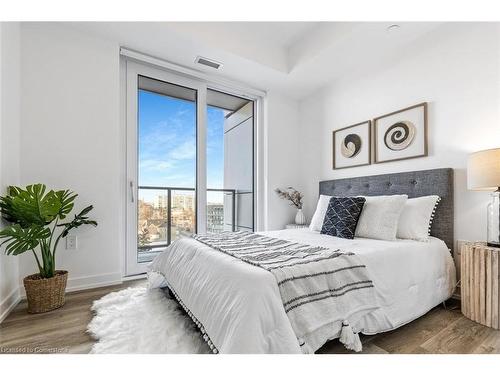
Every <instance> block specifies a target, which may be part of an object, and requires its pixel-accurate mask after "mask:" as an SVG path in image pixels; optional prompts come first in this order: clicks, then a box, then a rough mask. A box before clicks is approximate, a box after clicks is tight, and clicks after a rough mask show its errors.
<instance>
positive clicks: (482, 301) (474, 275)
mask: <svg viewBox="0 0 500 375" xmlns="http://www.w3.org/2000/svg"><path fill="white" fill-rule="evenodd" d="M499 260H500V248H497V247H489V246H487V245H486V243H484V242H464V243H463V244H462V247H461V255H460V268H461V299H462V314H464V315H465V316H466V317H467V318H469V319H471V320H473V321H475V322H478V323H481V324H483V325H485V326H488V327H492V328H495V329H500V322H499V317H500V305H499V303H498V302H499V292H500V291H499V288H498V284H499V277H500V272H499V269H500V264H499Z"/></svg>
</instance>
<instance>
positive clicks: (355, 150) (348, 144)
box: [340, 134, 362, 158]
mask: <svg viewBox="0 0 500 375" xmlns="http://www.w3.org/2000/svg"><path fill="white" fill-rule="evenodd" d="M361 146H362V141H361V137H360V136H359V135H357V134H348V135H346V136H345V138H344V139H343V140H342V143H341V149H340V152H341V153H342V156H344V157H346V158H353V157H355V156H356V155H358V154H359V152H360V151H361Z"/></svg>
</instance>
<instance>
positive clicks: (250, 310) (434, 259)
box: [150, 228, 455, 353]
mask: <svg viewBox="0 0 500 375" xmlns="http://www.w3.org/2000/svg"><path fill="white" fill-rule="evenodd" d="M262 234H265V235H267V236H271V237H276V238H282V239H287V240H290V241H295V242H299V243H307V244H311V245H317V246H324V247H331V248H340V249H342V250H346V251H352V252H354V253H356V254H357V255H358V256H359V257H360V259H361V260H362V262H363V263H364V264H365V265H366V266H367V269H368V272H369V273H370V276H371V279H372V280H373V282H374V284H375V290H376V296H377V299H378V302H379V305H380V306H381V308H380V309H378V310H376V311H374V312H372V313H370V314H369V315H367V316H365V317H363V318H362V319H361V320H360V321H358V322H351V325H352V326H353V328H354V330H355V331H361V332H363V333H365V334H375V333H378V332H383V331H387V330H391V329H394V328H397V327H399V326H400V325H402V324H405V323H408V322H410V321H412V320H414V319H415V318H417V317H419V316H421V315H423V314H425V313H426V312H427V311H429V310H430V309H431V308H433V307H434V306H436V305H438V304H439V303H441V302H442V301H444V300H446V299H447V298H449V297H450V296H451V294H452V292H453V289H454V286H455V267H454V264H453V259H452V257H451V255H450V253H449V250H448V249H447V248H446V245H445V244H444V242H443V241H441V240H438V239H435V238H431V239H430V241H429V242H417V241H412V240H398V241H380V240H371V239H365V238H356V239H354V240H345V239H341V238H337V237H331V236H327V235H322V234H319V233H317V232H312V231H310V230H309V229H307V228H306V229H288V230H282V231H273V232H262ZM151 271H152V273H151V275H150V276H151V277H150V280H151V282H152V284H154V285H153V287H159V286H165V285H167V284H168V285H169V286H170V287H171V288H172V289H174V290H175V292H176V293H177V294H178V296H179V298H180V299H181V300H182V302H183V303H184V304H185V305H186V306H187V307H188V308H189V310H190V311H191V312H192V314H193V315H194V316H195V317H196V318H197V319H198V320H199V321H200V322H201V323H202V324H203V326H204V328H205V330H206V332H207V334H208V336H209V337H210V339H211V341H212V342H213V343H214V345H215V346H216V347H217V349H218V350H219V352H221V353H300V352H301V350H300V347H299V344H298V342H297V339H296V337H295V334H294V332H293V330H292V328H291V325H290V322H289V320H288V318H287V316H286V314H285V311H284V308H283V304H282V301H281V297H280V294H279V290H278V286H277V284H276V280H275V279H274V277H273V275H272V274H271V273H270V272H267V271H265V270H264V269H262V268H259V267H255V266H252V265H250V264H247V263H245V262H242V261H241V260H239V259H236V258H233V257H231V256H229V255H226V254H223V253H221V252H219V251H217V250H214V249H211V248H210V247H208V246H206V245H203V244H201V243H199V242H198V241H196V240H194V239H191V238H183V239H180V240H178V241H176V242H174V243H173V244H172V245H171V246H170V247H169V248H168V249H167V250H166V251H165V252H164V253H162V254H161V255H159V256H158V257H157V258H156V259H155V261H154V262H153V263H152V265H151ZM158 275H162V276H163V277H164V278H165V280H163V277H158ZM165 282H166V283H165ZM339 333H340V324H339V326H338V329H337V330H333V331H332V336H331V337H330V339H334V338H336V337H338V336H339Z"/></svg>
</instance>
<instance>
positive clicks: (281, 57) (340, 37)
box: [66, 22, 440, 99]
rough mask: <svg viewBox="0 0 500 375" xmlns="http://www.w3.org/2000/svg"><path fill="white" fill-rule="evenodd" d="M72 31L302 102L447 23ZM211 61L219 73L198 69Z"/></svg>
mask: <svg viewBox="0 0 500 375" xmlns="http://www.w3.org/2000/svg"><path fill="white" fill-rule="evenodd" d="M66 24H67V25H69V26H71V27H74V28H77V29H80V30H82V31H85V32H87V33H91V34H95V35H98V36H100V37H102V38H106V39H109V40H112V41H114V42H116V43H119V44H120V45H121V46H124V47H127V48H130V49H134V50H137V51H140V52H143V53H147V54H150V55H152V56H155V57H158V58H162V59H165V60H168V61H171V62H174V63H177V64H181V65H184V66H187V67H190V68H194V69H197V70H202V71H206V72H213V73H214V74H217V75H220V76H223V77H226V78H230V79H233V80H237V81H240V82H243V83H246V84H248V85H250V86H253V87H256V88H259V89H263V90H278V91H280V92H283V93H286V94H287V95H289V96H290V97H292V98H296V99H301V98H303V97H305V96H307V95H310V94H311V93H312V92H314V90H316V89H318V88H320V87H321V86H323V85H325V84H326V83H328V82H331V81H334V80H336V79H338V78H340V77H342V76H343V75H346V74H349V73H352V72H355V71H357V72H359V71H363V70H366V69H371V68H373V66H374V65H377V64H382V63H383V62H384V61H388V60H389V59H393V58H394V57H395V56H397V55H398V53H399V52H400V51H401V49H402V48H404V47H407V46H409V45H410V44H411V43H413V42H414V41H416V40H417V39H419V38H420V37H422V36H424V35H425V34H427V33H429V32H431V31H432V30H434V29H435V28H437V27H438V26H440V23H432V22H414V23H399V24H400V25H401V27H400V28H399V29H398V30H396V31H394V32H388V31H387V27H388V26H389V25H390V24H391V23H390V22H385V23H384V22H71V23H66ZM198 55H201V56H204V57H207V58H210V59H213V60H216V61H218V62H221V63H222V64H223V67H222V68H221V69H220V70H219V71H214V70H213V69H211V68H208V67H204V66H200V65H198V64H196V63H195V62H194V60H195V58H196V57H197V56H198Z"/></svg>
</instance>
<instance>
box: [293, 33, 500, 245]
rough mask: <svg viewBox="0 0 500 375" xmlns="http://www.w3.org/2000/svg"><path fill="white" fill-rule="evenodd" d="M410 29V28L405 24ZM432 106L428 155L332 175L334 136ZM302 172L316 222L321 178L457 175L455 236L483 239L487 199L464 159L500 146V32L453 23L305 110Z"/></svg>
mask: <svg viewBox="0 0 500 375" xmlns="http://www.w3.org/2000/svg"><path fill="white" fill-rule="evenodd" d="M403 27H404V26H403ZM422 101H427V102H429V156H428V157H424V158H418V159H412V160H406V161H398V162H390V163H384V164H377V165H369V166H364V167H356V168H349V169H343V170H337V171H335V170H332V165H331V160H332V157H331V152H332V131H333V130H334V129H337V128H342V127H345V126H348V125H352V124H355V123H358V122H361V121H364V120H368V119H372V118H374V117H376V116H378V115H382V114H385V113H389V112H392V111H394V110H397V109H400V108H404V107H406V106H409V105H412V104H416V103H420V102H422ZM300 140H301V148H300V154H301V172H302V173H301V174H302V180H303V181H304V183H305V186H304V188H305V192H306V195H307V204H306V210H307V211H306V212H307V215H308V217H309V218H310V217H311V215H312V213H313V211H314V207H315V203H314V202H315V201H316V199H317V196H318V182H319V181H320V180H327V179H334V178H345V177H354V176H364V175H374V174H383V173H392V172H404V171H412V170H422V169H431V168H442V167H452V168H454V169H455V215H456V216H455V238H456V239H467V240H484V239H485V237H486V204H487V202H488V199H489V197H488V193H484V192H482V193H481V192H472V191H468V190H467V184H466V160H467V154H468V153H470V152H473V151H477V150H482V149H486V148H492V147H500V27H499V26H498V24H493V23H492V24H486V23H485V24H473V23H471V24H448V25H445V26H443V27H440V28H438V29H436V30H435V31H433V32H432V33H430V34H428V35H427V36H426V37H425V38H424V39H421V40H419V41H417V42H415V43H414V44H413V45H411V46H409V47H408V48H405V49H404V50H401V53H400V58H399V59H398V60H394V61H392V62H390V63H389V64H386V65H385V68H384V69H380V70H378V71H377V70H374V71H372V72H365V74H359V72H358V75H357V77H345V78H344V79H343V80H341V81H338V82H334V83H332V84H331V85H329V86H328V87H326V88H324V89H323V90H321V91H319V92H318V93H317V94H316V95H314V96H313V97H310V98H308V99H307V100H304V101H303V102H301V105H300Z"/></svg>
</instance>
